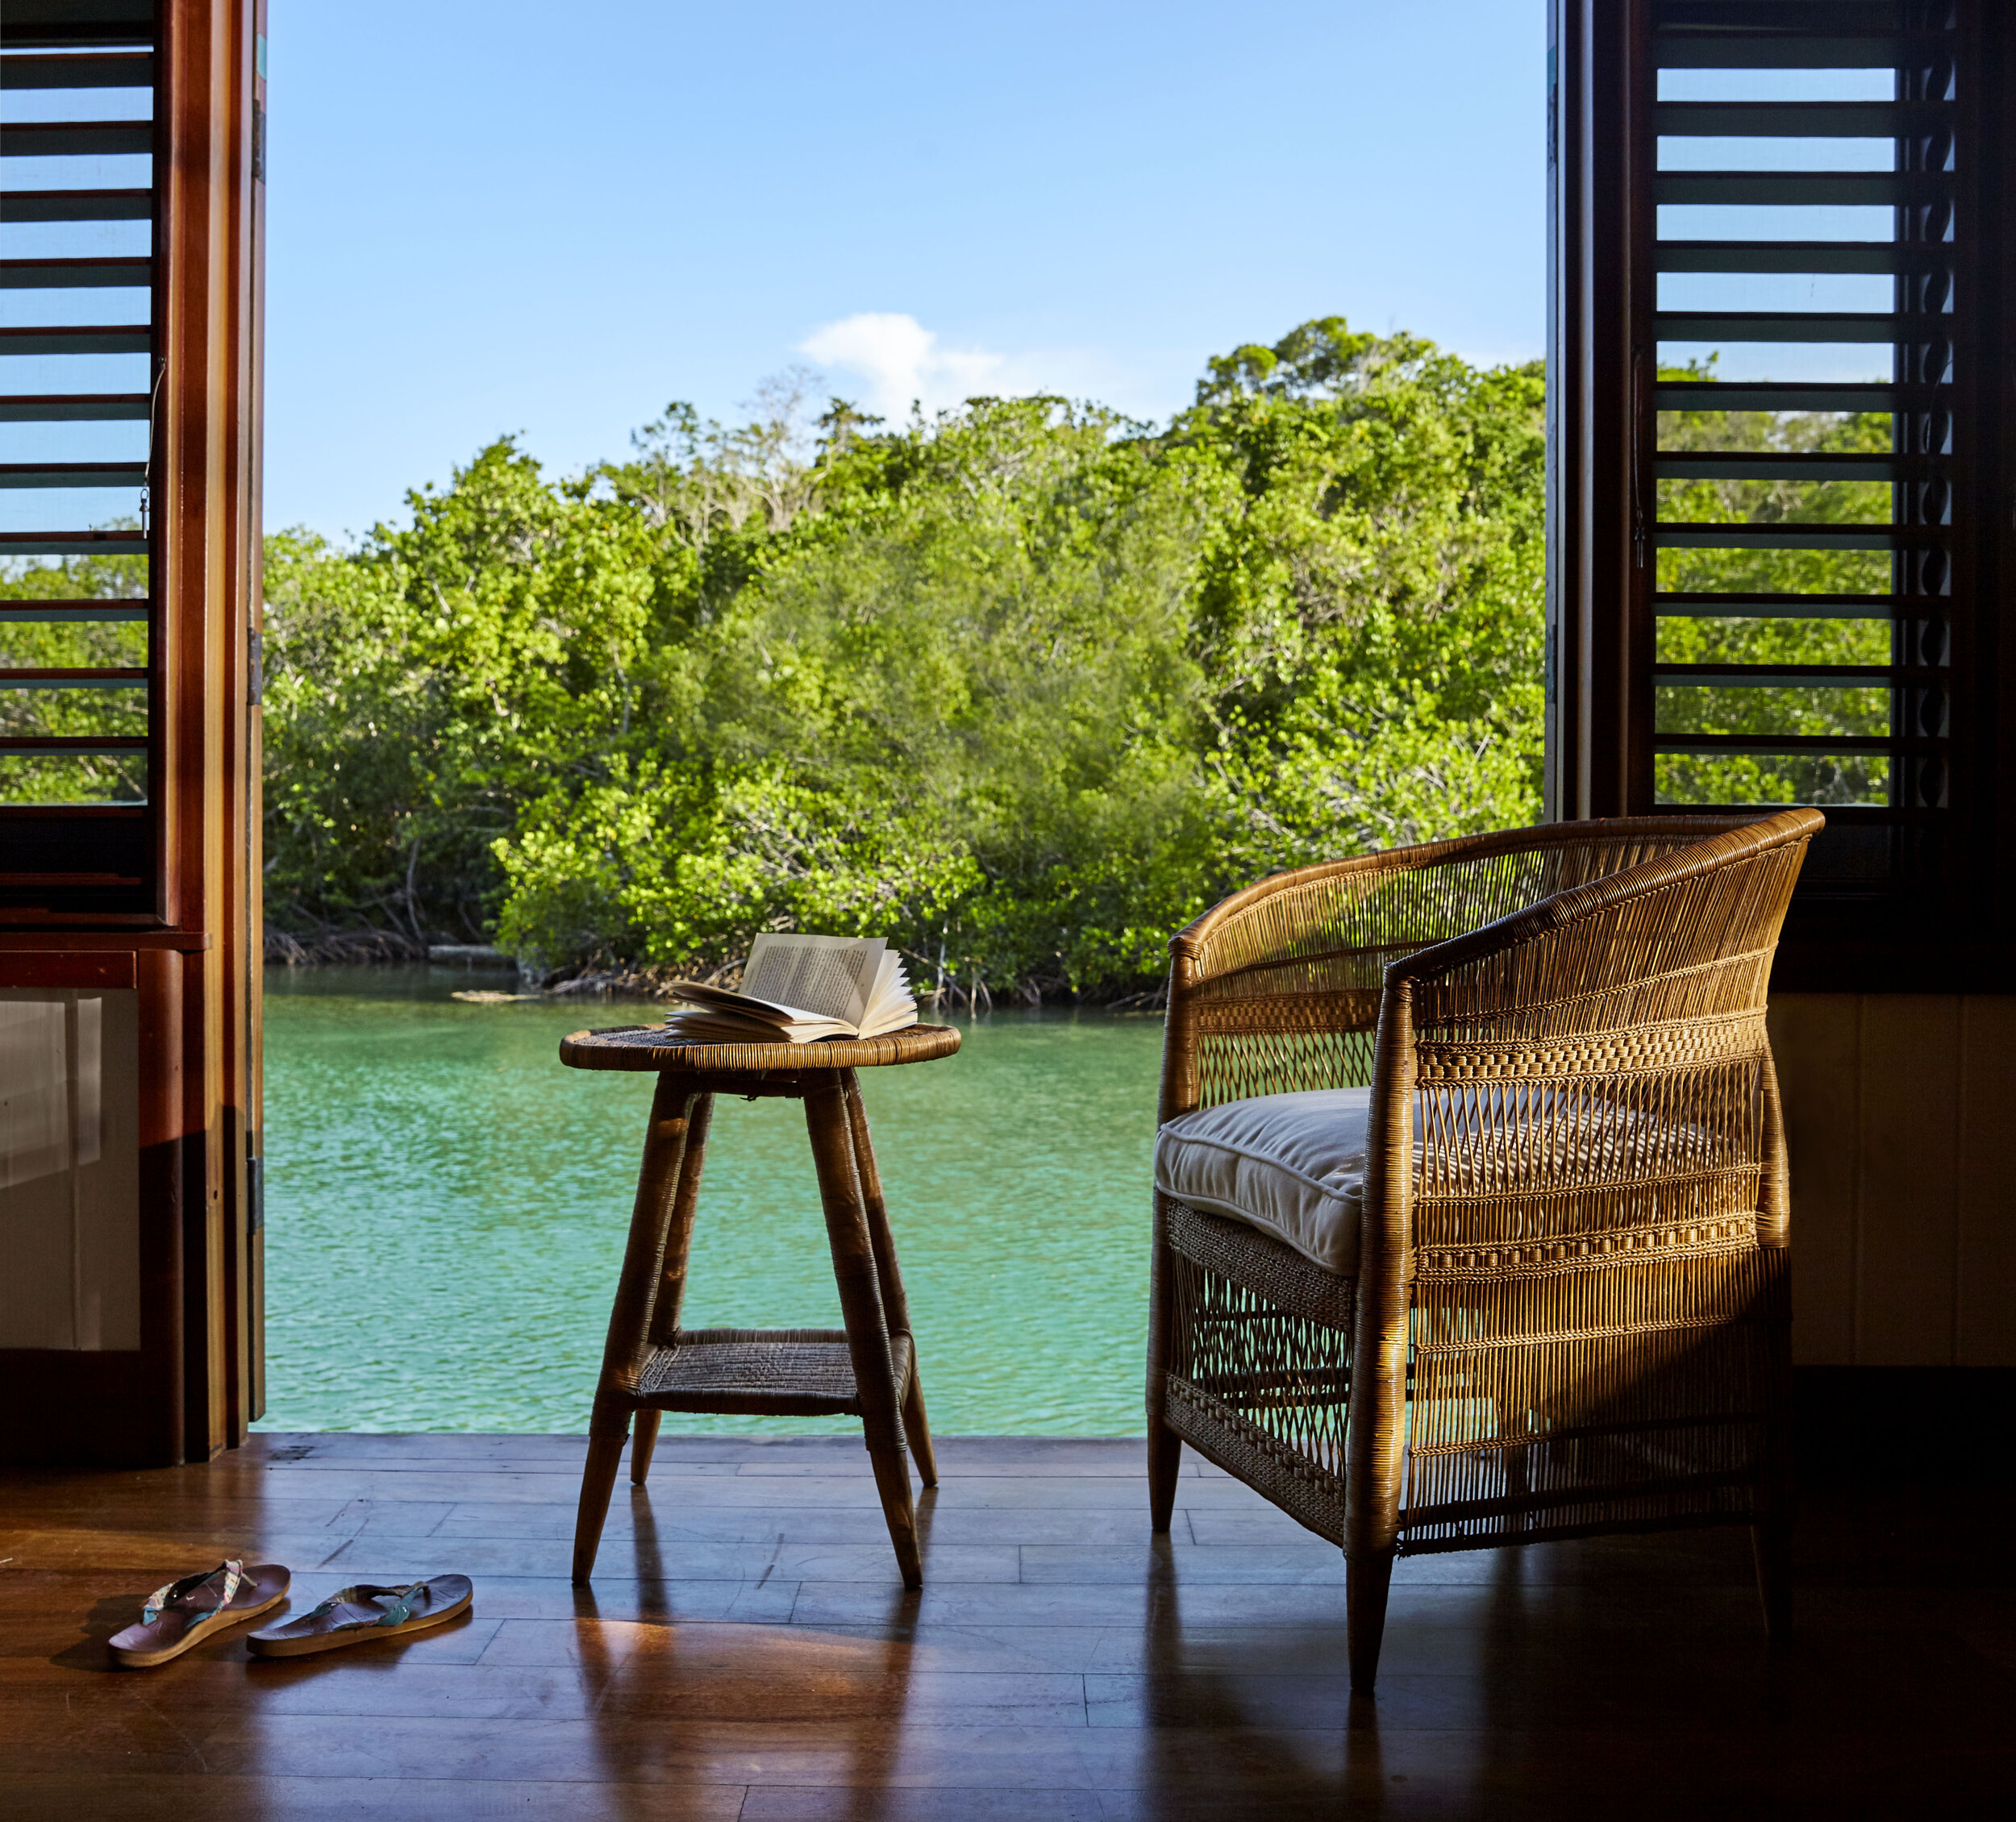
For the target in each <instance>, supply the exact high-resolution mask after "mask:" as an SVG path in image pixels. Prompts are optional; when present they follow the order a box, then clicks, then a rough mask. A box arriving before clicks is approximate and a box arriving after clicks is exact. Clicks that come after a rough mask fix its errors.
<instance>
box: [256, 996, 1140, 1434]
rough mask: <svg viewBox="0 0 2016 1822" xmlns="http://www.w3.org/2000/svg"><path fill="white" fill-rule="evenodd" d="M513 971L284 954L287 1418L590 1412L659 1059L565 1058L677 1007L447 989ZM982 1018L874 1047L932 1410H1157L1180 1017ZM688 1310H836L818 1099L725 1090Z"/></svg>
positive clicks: (556, 1419) (279, 1283)
mask: <svg viewBox="0 0 2016 1822" xmlns="http://www.w3.org/2000/svg"><path fill="white" fill-rule="evenodd" d="M488 984H491V983H490V982H489V980H485V977H483V976H481V975H478V976H474V977H472V976H471V975H467V974H464V973H460V972H458V971H448V970H443V969H402V970H394V969H343V970H337V969H329V970H320V971H305V972H302V973H300V974H297V975H284V974H281V972H279V971H275V973H274V974H273V975H271V976H269V980H268V984H267V1000H266V1156H267V1160H268V1163H267V1170H268V1191H267V1227H266V1261H267V1293H266V1333H267V1350H268V1362H269V1364H268V1387H267V1390H268V1405H267V1413H266V1416H265V1419H264V1421H263V1422H262V1423H261V1425H260V1426H259V1427H260V1428H261V1429H359V1430H580V1429H585V1427H586V1425H587V1421H588V1408H589V1400H590V1399H591V1396H592V1395H593V1391H594V1383H595V1375H596V1372H597V1371H598V1367H600V1364H601V1360H602V1342H603V1339H604V1337H605V1334H606V1329H607V1325H608V1321H609V1304H610V1297H611V1296H612V1294H613V1293H614V1289H615V1283H616V1274H617V1270H618V1267H619V1264H620V1263H621V1260H622V1256H623V1240H624V1235H625V1233H626V1230H627V1225H628V1222H629V1218H630V1206H631V1195H632V1193H633V1192H634V1190H635V1184H636V1171H637V1159H638V1151H639V1146H640V1145H641V1143H642V1139H643V1133H644V1116H645V1113H646V1111H647V1109H648V1107H649V1105H650V1101H651V1088H652V1079H651V1078H650V1077H649V1076H648V1075H617V1074H602V1073H592V1072H589V1071H580V1070H573V1069H567V1068H564V1067H562V1066H561V1064H560V1059H559V1056H558V1054H557V1053H558V1046H559V1043H560V1038H562V1037H563V1036H564V1035H565V1034H567V1033H568V1032H569V1031H573V1030H579V1029H581V1027H582V1026H584V1025H622V1024H637V1023H648V1022H655V1021H656V1019H657V1018H658V1017H660V1016H662V1011H661V1009H656V1008H652V1007H649V1006H625V1005H619V1004H610V1003H609V1002H591V1003H588V1004H585V1005H583V1004H575V1005H568V1004H566V1003H564V1002H562V1003H560V1004H557V1005H556V1004H554V1003H552V1002H550V1001H532V1002H526V1003H522V1004H517V1005H491V1006H483V1005H469V1004H467V1003H466V1002H461V1001H457V1000H453V999H451V998H450V997H449V996H450V994H451V993H452V992H453V991H454V990H455V989H456V988H458V987H469V986H479V987H480V986H484V985H488ZM959 1022H960V1025H961V1029H962V1030H963V1031H964V1037H965V1042H964V1046H963V1047H962V1049H961V1050H960V1053H959V1055H956V1056H955V1057H952V1058H949V1059H945V1060H944V1061H942V1062H939V1063H923V1064H915V1065H911V1066H910V1067H905V1068H901V1069H885V1070H864V1071H862V1085H863V1091H864V1096H865V1097H866V1100H867V1103H868V1118H869V1121H870V1122H871V1124H872V1125H873V1129H874V1134H875V1146H876V1154H877V1160H878V1162H879V1163H880V1164H881V1171H882V1178H883V1185H884V1188H885V1191H886V1192H887V1194H888V1197H889V1211H890V1218H891V1221H892V1222H893V1225H894V1227H895V1230H896V1237H897V1242H898V1246H899V1247H900V1249H901V1250H902V1260H903V1274H904V1279H905V1282H906V1285H907V1286H908V1288H909V1291H910V1306H911V1314H912V1317H913V1320H914V1324H915V1327H916V1330H917V1336H918V1358H919V1361H920V1362H921V1363H922V1367H923V1375H924V1388H925V1392H926V1396H927V1400H928V1403H929V1405H930V1409H931V1427H932V1428H933V1429H935V1430H936V1431H938V1432H939V1433H943V1434H948V1435H951V1434H962V1433H963V1434H968V1435H971V1434H975V1433H985V1434H993V1435H1011V1434H1023V1435H1060V1436H1070V1435H1102V1436H1114V1435H1128V1434H1138V1433H1139V1432H1140V1430H1141V1428H1142V1416H1141V1375H1142V1366H1143V1345H1144V1337H1145V1333H1146V1328H1145V1325H1146V1321H1147V1307H1148V1299H1147V1272H1148V1197H1149V1183H1150V1154H1151V1151H1152V1142H1153V1137H1154V1129H1155V1097H1156V1078H1157V1073H1158V1071H1159V1068H1160V1056H1161V1041H1162V1025H1161V1020H1160V1017H1159V1015H1155V1016H1148V1017H1142V1016H1128V1015H1119V1016H1112V1015H1107V1014H1102V1013H1070V1012H1042V1013H993V1014H992V1015H990V1016H987V1017H981V1018H980V1019H978V1020H977V1021H976V1020H963V1021H959ZM685 1320H686V1321H687V1322H688V1323H689V1325H692V1326H694V1327H700V1326H706V1325H719V1326H724V1327H726V1326H765V1327H768V1326H777V1327H787V1326H788V1327H798V1326H809V1327H825V1326H835V1327H837V1326H838V1325H839V1320H840V1318H839V1301H838V1300H837V1298H836V1297H835V1295H834V1291H833V1279H832V1272H831V1267H830V1265H829V1263H828V1259H827V1251H826V1242H825V1233H824V1230H823V1227H822V1226H821V1225H820V1221H819V1213H818V1187H817V1184H816V1183H815V1182H814V1177H813V1173H812V1163H811V1158H810V1152H809V1150H808V1149H807V1147H806V1138H805V1125H804V1117H803V1114H802V1110H801V1109H800V1108H799V1106H798V1104H796V1103H794V1102H788V1101H778V1100H762V1101H754V1102H749V1101H739V1100H723V1101H722V1102H720V1103H719V1104H717V1107H716V1109H715V1115H714V1134H713V1137H712V1139H711V1140H710V1143H709V1146H708V1155H707V1166H706V1177H705V1179H703V1187H702V1191H701V1200H700V1214H699V1221H698V1231H697V1233H696V1234H695V1236H694V1260H693V1271H692V1277H691V1283H690V1287H689V1290H688V1292H687V1304H686V1312H685ZM669 1424H670V1425H672V1426H673V1427H675V1428H677V1429H682V1430H688V1431H701V1430H715V1431H724V1430H732V1431H737V1432H746V1433H765V1432H768V1433H780V1432H817V1431H820V1430H827V1429H848V1428H851V1427H852V1425H851V1423H848V1422H842V1421H838V1420H834V1421H827V1420H822V1419H817V1418H793V1419H775V1420H767V1421H766V1420H760V1419H752V1418H742V1417H714V1418H709V1417H696V1416H678V1417H674V1418H672V1419H670V1420H669Z"/></svg>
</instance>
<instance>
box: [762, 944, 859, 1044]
mask: <svg viewBox="0 0 2016 1822" xmlns="http://www.w3.org/2000/svg"><path fill="white" fill-rule="evenodd" d="M883 948H884V943H883V941H882V938H880V937H879V936H873V937H848V936H773V935H771V934H767V933H766V934H764V935H762V936H760V937H758V938H756V944H755V946H754V947H753V948H752V949H751V950H750V951H749V964H748V967H747V968H745V969H744V971H743V975H742V991H743V992H744V993H745V994H747V995H748V996H749V997H750V998H751V999H752V1000H768V1002H769V1003H770V1004H771V1005H774V1006H792V1007H796V1008H798V1009H802V1010H803V1011H805V1012H808V1013H818V1014H819V1015H820V1016H821V1017H823V1018H836V1019H843V1020H845V1021H847V1023H848V1025H854V1026H859V1025H860V1022H861V1019H862V1017H863V1015H864V1013H866V1012H867V1010H868V1000H869V998H870V996H871V995H872V994H873V992H874V988H875V979H876V975H877V971H878V970H879V969H880V967H881V960H882V951H883Z"/></svg>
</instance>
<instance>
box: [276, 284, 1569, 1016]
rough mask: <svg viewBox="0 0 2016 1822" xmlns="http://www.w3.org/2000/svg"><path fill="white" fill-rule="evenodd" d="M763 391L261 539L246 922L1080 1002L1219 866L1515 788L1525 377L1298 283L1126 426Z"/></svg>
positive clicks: (1354, 843)
mask: <svg viewBox="0 0 2016 1822" xmlns="http://www.w3.org/2000/svg"><path fill="white" fill-rule="evenodd" d="M798 404H799V401H798V398H797V397H795V396H792V395H791V394H790V393H789V389H785V391H784V392H783V393H777V392H773V394H772V396H771V397H770V398H769V399H768V401H767V403H766V409H765V410H764V413H763V418H762V421H761V422H759V423H757V424H756V425H754V426H751V427H749V428H748V429H746V430H743V431H723V430H722V429H720V428H719V426H713V425H703V424H702V423H700V422H698V421H697V420H696V419H695V418H694V416H693V414H691V413H690V412H689V411H686V410H683V409H681V408H674V409H673V410H672V411H670V412H669V413H668V414H667V415H666V416H665V417H664V418H662V419H660V421H659V422H657V423H656V424H653V425H652V426H649V427H648V430H646V431H643V432H640V433H639V436H638V438H637V439H635V441H636V449H635V458H634V460H631V461H629V462H627V463H625V464H619V465H611V466H609V467H606V468H602V469H599V470H598V471H596V472H593V473H591V474H589V475H587V476H582V477H581V478H580V479H578V480H567V481H563V482H560V483H559V484H557V485H556V484H553V483H551V482H548V480H545V479H544V477H543V476H542V475H541V474H540V472H539V468H538V465H537V464H535V462H534V461H533V460H531V457H530V456H527V454H526V453H524V452H523V451H522V450H520V449H519V448H518V447H516V446H515V445H514V444H513V443H510V442H509V441H506V442H500V443H497V444H494V446H492V447H490V448H489V449H486V450H485V451H483V452H482V453H481V455H479V456H477V459H476V460H474V461H473V463H471V464H470V465H469V467H468V468H465V469H464V470H462V471H461V472H459V473H458V474H457V475H456V477H455V480H454V483H453V485H452V486H451V487H449V488H448V489H446V490H445V491H440V492H436V491H433V490H425V491H423V492H421V493H416V494H414V495H412V496H411V497H410V500H411V506H412V522H411V524H410V526H402V527H399V528H397V529H393V528H385V527H381V528H380V529H379V530H377V532H375V533H374V534H373V535H372V537H371V538H370V539H368V540H367V541H366V542H365V543H364V545H363V546H362V547H361V548H360V549H359V550H357V551H354V552H348V553H345V552H339V551H335V550H332V549H331V548H330V547H327V545H325V544H323V543H321V542H319V540H317V539H314V538H312V537H310V536H306V535H300V534H289V535H281V536H275V537H273V538H271V539H269V542H268V547H267V594H268V599H269V612H268V621H267V661H268V666H269V690H268V699H267V700H268V710H267V746H266V751H267V763H268V779H267V815H268V833H267V852H268V855H269V865H270V869H271V871H270V876H269V914H270V915H271V916H272V917H273V918H274V919H275V920H276V921H278V922H280V923H281V924H283V925H291V926H294V927H297V928H298V927H302V926H327V925H332V924H334V925H340V924H343V923H345V922H364V921H374V922H385V921H390V922H393V923H395V924H398V925H402V926H406V927H409V928H411V929H413V930H416V931H418V930H426V931H428V932H436V933H444V934H456V935H460V936H464V937H473V936H475V935H477V934H484V935H489V934H494V935H495V937H496V938H497V939H498V941H500V942H502V943H504V944H505V945H506V946H510V947H511V948H513V949H514V950H516V951H518V952H519V953H520V954H521V955H523V956H525V957H527V959H531V960H533V961H535V962H536V963H539V964H541V965H564V964H568V963H581V962H584V961H587V960H589V959H596V958H600V959H604V960H607V961H619V962H624V963H633V964H644V965H659V966H678V967H698V966H708V965H712V964H716V963H720V962H722V961H724V960H727V959H732V958H733V957H734V956H735V955H738V954H739V953H740V952H742V951H744V948H745V947H746V946H747V944H748V941H749V939H750V938H751V936H752V934H754V933H755V932H756V931H758V930H763V929H765V928H781V927H790V926H798V927H806V928H813V929H818V930H835V931H848V932H851V931H857V930H858V931H862V932H870V933H879V934H887V935H889V936H890V937H891V938H893V939H894V940H896V941H898V942H900V943H901V945H902V946H903V947H904V948H905V949H906V951H909V952H910V955H912V956H913V958H914V961H915V963H918V964H921V972H922V973H923V975H925V976H926V977H927V978H928V977H929V976H930V975H931V974H932V973H933V972H934V971H935V970H937V969H939V967H941V966H942V967H943V970H944V971H946V973H948V975H952V977H954V978H956V980H959V981H960V983H961V984H964V983H967V982H968V981H970V980H973V979H974V978H976V977H977V978H978V979H979V980H981V981H982V982H984V983H985V984H986V985H987V986H988V987H989V988H991V989H992V990H993V992H996V993H1000V992H1003V991H1015V990H1020V991H1023V992H1031V991H1035V990H1039V989H1043V988H1055V987H1060V986H1068V987H1069V988H1073V989H1077V990H1092V991H1103V992H1114V991H1121V990H1124V989H1125V988H1127V987H1129V986H1131V985H1135V984H1139V983H1140V982H1141V981H1143V980H1145V979H1147V978H1148V977H1150V976H1152V975H1154V974H1156V973H1157V972H1159V971H1160V967H1161V966H1162V963H1163V958H1164V955H1165V952H1166V951H1165V945H1166V943H1167V940H1168V936H1169V934H1170V933H1171V932H1172V931H1173V930H1175V929H1177V928H1178V927H1179V926H1181V925H1182V924H1183V923H1184V922H1185V921H1186V920H1188V919H1189V918H1190V917H1193V916H1195V915H1196V914H1197V913H1198V912H1199V911H1200V910H1202V909H1204V908H1205V907H1206V905H1209V904H1210V903H1211V902H1212V901H1213V900H1214V899H1215V898H1216V897H1217V896H1219V895H1221V894H1222V893H1223V892H1225V891H1226V890H1227V889H1228V888H1231V887H1232V886H1234V885H1236V884H1240V883H1243V882H1244V881H1246V880H1249V879H1252V878H1253V877H1254V876H1257V875H1259V874H1261V873H1264V872H1266V871H1269V870H1271V869H1273V868H1277V867H1285V866H1293V865H1297V864H1300V863H1304V862H1306V861H1309V860H1311V859H1318V858H1320V857H1327V856H1332V855H1341V854H1347V853H1350V852H1352V851H1358V850H1362V849H1364V848H1368V847H1377V846H1385V845H1388V844H1390V843H1392V842H1400V841H1407V840H1411V839H1414V838H1421V837H1426V836H1432V835H1442V834H1450V833H1452V832H1456V831H1458V830H1466V829H1475V828H1482V827H1489V826H1493V825H1497V824H1503V823H1509V822H1522V821H1525V820H1528V819H1530V818H1531V817H1533V816H1534V815H1535V814H1536V813H1537V811H1538V808H1539V747H1540V742H1539V717H1540V681H1539V678H1540V666H1539V655H1540V643H1541V631H1540V626H1541V576H1542V550H1541V485H1540V477H1541V462H1542V447H1543V436H1542V412H1541V407H1542V380H1541V376H1540V373H1539V370H1538V369H1537V368H1530V367H1529V368H1516V369H1510V370H1501V371H1495V372H1480V371H1478V370H1477V369H1474V368H1470V367H1468V366H1467V365H1465V364H1464V363H1463V362H1461V361H1460V360H1456V359H1455V358H1453V357H1452V356H1447V355H1446V354H1443V353H1441V352H1439V351H1437V350H1436V349H1435V347H1433V346H1432V345H1431V344H1429V343H1425V342H1421V341H1418V340H1415V339H1412V338H1409V337H1406V336H1398V337H1392V338H1380V337H1376V336H1372V335H1355V334H1353V333H1352V332H1351V331H1349V330H1348V329H1347V327H1346V325H1345V324H1344V323H1343V322H1342V321H1341V320H1338V319H1335V318H1332V319H1329V320H1327V321H1324V322H1314V323H1310V324H1308V325H1306V326H1305V327H1302V328H1301V329H1298V330H1297V331H1295V332H1294V333H1293V334H1292V335H1289V336H1288V337H1287V338H1286V339H1285V340H1283V341H1282V342H1281V343H1279V344H1277V346H1276V347H1272V348H1262V347H1246V348H1242V349H1240V350H1239V351H1237V352H1235V353H1234V354H1232V355H1231V356H1225V357H1223V358H1221V359H1218V360H1214V361H1213V362H1212V363H1211V366H1210V373H1209V376H1207V378H1206V381H1204V382H1203V384H1202V385H1200V387H1199V389H1198V402H1197V404H1196V406H1194V407H1193V409H1191V410H1188V411H1185V412H1184V413H1182V414H1180V415H1179V416H1178V417H1177V418H1176V419H1175V420H1174V421H1173V422H1172V423H1171V424H1170V425H1169V426H1168V428H1167V429H1166V430H1162V431H1154V430H1152V429H1151V428H1150V427H1148V426H1142V425H1138V424H1133V423H1129V422H1124V421H1123V420H1121V419H1118V418H1115V417H1114V416H1113V415H1112V414H1108V413H1105V412H1102V411H1098V410H1093V409H1089V408H1085V407H1074V406H1068V405H1067V404H1065V403H1064V401H1060V400H1056V399H1016V400H999V399H976V400H973V401H970V402H969V403H968V405H967V406H965V407H964V408H963V409H961V410H957V411H955V412H949V413H945V414H940V415H939V416H938V417H937V418H935V419H932V420H930V421H924V420H922V419H917V420H914V421H913V422H911V423H910V424H909V425H908V426H905V427H903V428H902V429H898V430H890V429H887V428H885V427H884V426H881V425H880V424H879V423H878V422H875V421H873V420H867V419H864V418H861V417H860V416H859V415H858V414H856V413H855V412H854V411H853V410H852V409H851V408H849V407H848V406H845V405H844V404H843V403H839V402H838V401H836V402H835V404H834V405H833V406H832V407H831V409H830V410H828V412H827V414H826V415H825V416H824V417H823V418H821V419H820V420H819V421H818V424H817V426H809V427H808V428H807V429H806V431H805V432H803V433H801V432H800V431H799V428H798V426H799V425H800V423H801V422H802V418H801V417H800V415H799V410H798ZM919 971H920V969H919V968H918V967H914V968H913V972H914V973H915V972H919Z"/></svg>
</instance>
